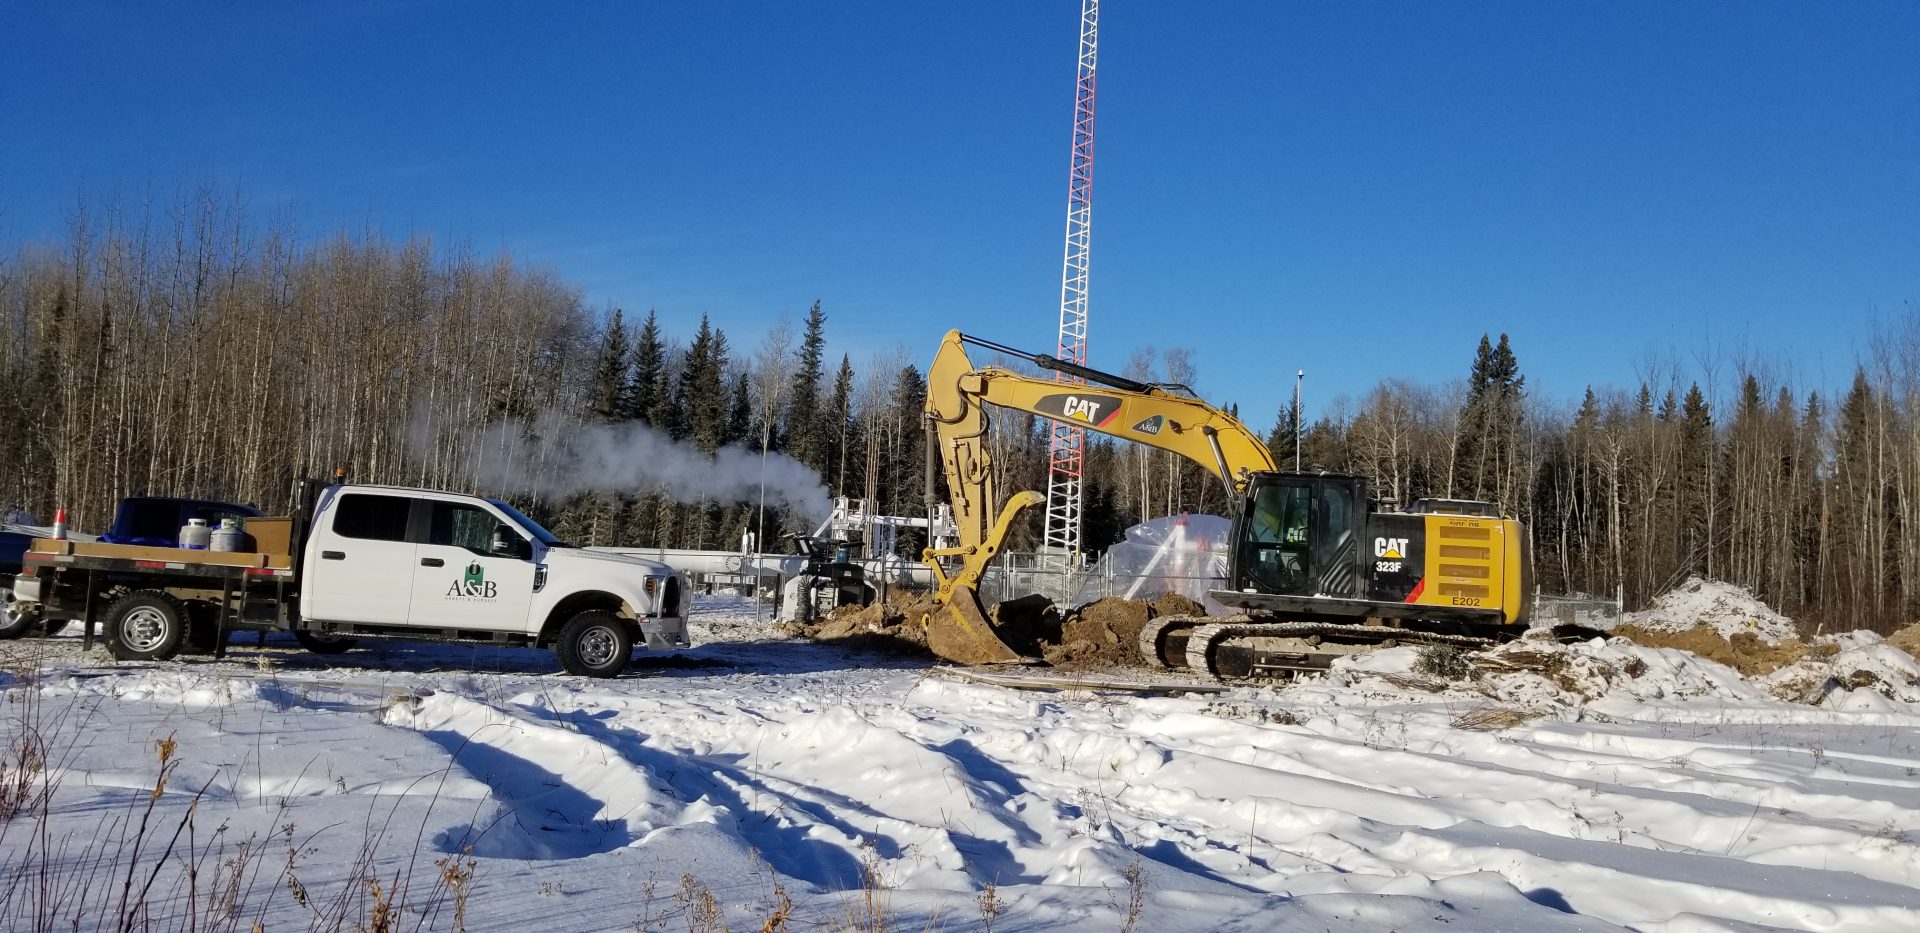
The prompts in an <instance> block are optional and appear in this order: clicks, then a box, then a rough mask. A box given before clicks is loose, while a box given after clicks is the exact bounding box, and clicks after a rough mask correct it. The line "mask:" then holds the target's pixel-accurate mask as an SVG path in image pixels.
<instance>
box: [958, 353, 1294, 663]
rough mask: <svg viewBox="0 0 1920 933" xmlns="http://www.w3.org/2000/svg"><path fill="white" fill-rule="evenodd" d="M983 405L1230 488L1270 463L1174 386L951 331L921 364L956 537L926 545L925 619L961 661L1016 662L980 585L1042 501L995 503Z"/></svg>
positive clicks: (1229, 424) (1251, 439) (1238, 428)
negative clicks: (994, 355)
mask: <svg viewBox="0 0 1920 933" xmlns="http://www.w3.org/2000/svg"><path fill="white" fill-rule="evenodd" d="M969 343H971V344H974V345H977V346H980V347H983V348H986V349H989V350H993V351H995V352H998V353H1002V354H1005V355H1008V356H1012V357H1018V358H1020V359H1024V360H1026V361H1028V362H1031V363H1033V364H1034V365H1036V366H1039V367H1040V368H1042V369H1049V370H1054V371H1057V372H1063V373H1066V374H1068V375H1071V376H1076V377H1078V378H1081V379H1085V380H1086V381H1087V382H1088V383H1089V384H1088V385H1086V386H1084V387H1082V386H1076V385H1073V384H1070V383H1061V382H1056V381H1054V380H1052V379H1041V378H1036V377H1033V376H1027V375H1023V374H1021V373H1016V372H1013V371H1011V370H1007V369H1002V368H1000V367H995V366H988V367H983V368H975V367H974V365H973V361H972V360H970V359H969V358H968V357H967V344H969ZM987 405H993V406H996V407H1000V408H1008V409H1012V410H1014V411H1022V412H1027V413H1030V414H1034V415H1039V416H1041V417H1043V418H1050V419H1053V420H1055V421H1065V422H1069V423H1072V424H1076V425H1079V426H1081V427H1084V428H1086V429H1087V430H1089V431H1094V432H1098V433H1101V434H1107V435H1111V436H1113V437H1119V438H1124V439H1126V440H1130V441H1133V442H1135V443H1138V444H1145V445H1147V446H1149V447H1156V448H1159V449H1161V450H1167V451H1171V452H1173V453H1175V454H1179V455H1180V456H1182V457H1185V458H1187V459H1189V460H1192V461H1194V462H1195V463H1198V464H1200V465H1202V466H1204V467H1206V468H1208V469H1210V470H1213V471H1214V472H1215V473H1216V474H1218V475H1219V477H1220V480H1221V483H1222V484H1223V485H1224V486H1225V488H1226V489H1227V492H1228V494H1229V497H1230V498H1231V497H1233V496H1234V495H1236V494H1238V493H1239V492H1240V491H1242V490H1244V489H1245V487H1246V484H1247V483H1248V481H1249V480H1250V477H1251V475H1252V474H1254V473H1259V472H1267V471H1272V470H1273V469H1274V463H1273V456H1272V454H1271V453H1270V452H1269V451H1268V450H1267V446H1266V444H1265V443H1264V442H1262V441H1261V439H1260V438H1259V437H1257V436H1256V435H1254V433H1253V432H1252V431H1249V430H1247V427H1246V425H1243V424H1241V423H1240V421H1239V420H1238V419H1236V418H1234V417H1233V416H1232V415H1229V414H1227V413H1226V412H1224V411H1221V410H1220V409H1218V408H1215V407H1213V406H1212V405H1208V404H1207V403H1206V402H1203V401H1201V400H1199V399H1197V398H1193V397H1192V396H1191V395H1190V394H1185V395H1183V394H1180V392H1179V387H1174V386H1159V385H1152V384H1148V383H1144V382H1139V381H1137V380H1132V379H1127V378H1125V377H1122V376H1115V375H1112V374H1110V373H1104V372H1101V371H1099V370H1097V369H1091V368H1088V367H1086V366H1081V365H1078V364H1075V363H1071V362H1067V361H1064V360H1059V359H1056V358H1054V357H1050V356H1043V355H1038V354H1028V353H1022V352H1020V351H1018V350H1014V349H1011V348H1009V347H1004V346H1001V345H999V344H996V343H992V342H990V341H985V340H980V339H978V338H974V337H968V336H966V335H965V334H962V333H960V332H959V331H957V330H953V331H948V332H947V335H946V337H945V338H943V339H942V340H941V342H940V351H939V353H938V354H937V355H935V357H934V360H933V366H932V367H931V368H930V369H929V370H928V371H927V404H926V411H927V417H928V420H929V421H931V422H932V424H931V429H932V432H933V444H934V447H935V448H936V449H937V450H938V455H939V458H940V463H941V466H942V469H943V470H944V471H945V475H946V480H947V490H948V494H949V496H950V497H951V499H952V502H953V521H954V525H955V526H956V529H957V530H958V532H959V542H960V543H959V546H958V547H955V548H948V549H940V550H934V549H929V550H928V551H927V552H926V553H925V555H924V558H923V559H924V560H925V562H926V563H927V565H928V566H929V567H930V568H932V570H933V574H934V579H935V580H936V581H937V583H938V589H937V590H936V591H935V594H934V595H935V601H936V603H937V604H938V608H937V609H936V610H935V611H934V612H933V613H932V615H930V616H929V618H928V620H927V624H928V643H929V646H930V647H931V648H932V649H933V651H934V653H935V654H938V655H939V656H941V657H943V658H946V659H947V660H950V661H955V662H958V663H961V664H995V663H1011V662H1018V661H1021V660H1025V659H1023V658H1022V657H1021V656H1020V654H1019V653H1018V652H1016V651H1014V650H1013V649H1011V648H1009V647H1007V646H1006V644H1005V643H1004V642H1002V641H1001V640H1000V639H999V637H998V636H996V635H995V634H994V633H993V631H992V627H991V626H990V625H989V624H988V622H987V618H986V612H985V610H984V609H983V607H982V606H981V605H980V597H979V592H978V586H979V582H980V578H981V575H982V574H984V573H985V571H986V568H987V565H988V564H989V563H991V561H992V560H993V558H994V556H995V555H997V554H998V553H999V551H1000V547H1001V545H1002V543H1003V542H1004V541H1005V539H1006V536H1007V534H1008V532H1009V531H1010V530H1011V529H1012V527H1013V524H1014V522H1015V521H1016V520H1017V519H1018V518H1019V516H1020V513H1021V512H1022V511H1023V510H1024V509H1027V508H1030V507H1032V506H1033V505H1036V504H1038V503H1040V502H1043V501H1045V497H1044V496H1042V495H1041V494H1039V493H1035V492H1024V493H1021V494H1019V495H1017V496H1015V497H1013V498H1012V499H1010V500H1009V501H1008V502H1007V503H1006V505H1005V507H1004V508H999V507H997V506H996V503H997V502H998V501H999V500H998V499H997V498H996V496H995V492H996V485H997V480H998V476H997V470H996V467H995V464H994V462H993V456H992V451H991V450H990V447H989V444H988V443H987V413H986V411H985V406H987ZM929 495H931V491H929ZM954 559H957V560H958V561H959V569H958V570H957V571H956V572H954V573H952V574H949V573H947V568H946V566H945V565H944V564H943V560H954Z"/></svg>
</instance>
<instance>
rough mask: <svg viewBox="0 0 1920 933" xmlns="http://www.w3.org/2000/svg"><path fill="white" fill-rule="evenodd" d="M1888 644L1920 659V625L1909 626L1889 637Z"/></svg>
mask: <svg viewBox="0 0 1920 933" xmlns="http://www.w3.org/2000/svg"><path fill="white" fill-rule="evenodd" d="M1887 644H1889V645H1892V646H1894V647H1895V648H1898V649H1900V650H1901V651H1905V652H1906V653H1908V654H1910V655H1913V656H1914V657H1915V658H1920V625H1909V626H1907V627H1906V628H1903V629H1901V630H1900V631H1897V632H1894V633H1893V634H1891V635H1888V636H1887Z"/></svg>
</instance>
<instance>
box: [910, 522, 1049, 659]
mask: <svg viewBox="0 0 1920 933" xmlns="http://www.w3.org/2000/svg"><path fill="white" fill-rule="evenodd" d="M1045 501H1047V497H1046V496H1043V495H1041V494H1039V493H1037V492H1020V493H1015V494H1014V495H1013V496H1012V497H1010V498H1008V499H1007V504H1006V505H1005V506H1003V507H1002V508H1001V509H1000V519H999V521H996V522H994V523H993V527H992V528H991V529H989V530H988V531H987V534H986V536H985V538H984V540H982V541H981V542H980V543H978V544H973V545H966V546H962V547H957V548H928V549H927V550H926V551H925V552H924V554H923V555H922V559H923V560H924V561H925V562H926V565H927V568H928V569H930V570H932V571H933V579H934V583H935V584H936V585H935V587H934V591H933V600H934V606H933V610H932V611H931V612H928V613H927V618H926V625H927V647H928V648H929V649H931V650H932V651H933V653H934V654H936V655H939V656H940V657H942V658H945V659H946V660H949V661H952V662H954V663H955V664H1033V663H1036V661H1035V659H1033V658H1028V657H1022V656H1021V654H1020V653H1019V652H1018V651H1015V650H1013V649H1012V648H1009V647H1007V643H1006V642H1003V641H1001V640H1000V636H998V635H995V634H994V633H993V624H992V623H990V622H988V621H987V613H986V610H985V609H983V608H981V606H980V590H979V586H980V578H981V576H982V575H983V574H985V573H986V572H987V565H988V564H991V563H992V562H993V558H994V556H995V555H997V554H999V553H1000V545H1001V544H1003V543H1005V541H1006V540H1007V533H1008V532H1009V531H1011V530H1012V529H1013V523H1014V521H1015V520H1017V519H1018V518H1019V517H1020V513H1021V512H1024V511H1026V510H1027V509H1030V508H1033V507H1034V506H1036V505H1039V504H1040V503H1042V502H1045ZM943 557H944V558H956V557H957V558H959V559H960V569H959V571H958V572H956V573H954V574H953V575H952V576H948V575H947V570H946V568H945V567H943V566H941V564H940V559H941V558H943Z"/></svg>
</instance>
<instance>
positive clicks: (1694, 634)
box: [1611, 625, 1837, 677]
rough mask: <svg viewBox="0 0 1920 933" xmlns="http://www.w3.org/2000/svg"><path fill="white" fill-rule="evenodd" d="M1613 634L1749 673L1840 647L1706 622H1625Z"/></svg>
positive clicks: (1770, 669)
mask: <svg viewBox="0 0 1920 933" xmlns="http://www.w3.org/2000/svg"><path fill="white" fill-rule="evenodd" d="M1611 634H1614V635H1618V636H1620V637H1622V638H1625V639H1627V640H1629V641H1632V642H1634V643H1636V644H1641V645H1645V646H1647V647H1649V648H1678V649H1680V650H1682V651H1690V652H1692V653H1694V654H1696V655H1699V656H1700V657H1703V658H1706V659H1707V660H1709V661H1718V662H1720V663H1721V664H1725V665H1726V666H1728V667H1731V668H1733V669H1734V670H1736V671H1739V672H1740V673H1742V674H1745V675H1746V676H1748V677H1759V676H1762V675H1766V674H1771V673H1773V672H1774V671H1777V670H1779V669H1781V668H1783V667H1786V666H1788V665H1790V664H1793V663H1795V662H1797V661H1799V660H1800V659H1801V658H1804V657H1807V656H1808V655H1810V654H1811V655H1813V656H1814V657H1822V656H1826V655H1831V654H1833V653H1834V652H1835V651H1836V650H1837V649H1836V648H1835V647H1834V646H1833V645H1814V646H1812V647H1808V646H1807V645H1805V644H1803V643H1802V642H1801V641H1800V640H1799V639H1798V638H1787V639H1783V640H1781V641H1780V642H1779V643H1778V644H1768V643H1767V642H1766V641H1764V640H1762V639H1761V638H1760V637H1759V636H1757V635H1754V634H1753V633H1751V632H1735V633H1734V634H1733V637H1732V638H1727V637H1724V636H1722V635H1721V634H1720V633H1719V632H1717V631H1715V630H1714V629H1713V628H1712V627H1710V626H1706V625H1697V626H1694V627H1693V628H1689V629H1682V630H1680V631H1672V632H1669V631H1659V630H1653V629H1646V628H1641V627H1640V626H1638V625H1622V626H1620V627H1619V628H1616V629H1614V630H1613V631H1612V633H1611Z"/></svg>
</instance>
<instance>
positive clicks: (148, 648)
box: [105, 590, 187, 661]
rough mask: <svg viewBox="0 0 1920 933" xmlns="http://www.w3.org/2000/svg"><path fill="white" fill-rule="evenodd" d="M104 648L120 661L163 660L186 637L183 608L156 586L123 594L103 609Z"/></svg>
mask: <svg viewBox="0 0 1920 933" xmlns="http://www.w3.org/2000/svg"><path fill="white" fill-rule="evenodd" d="M105 637H106V641H107V651H108V652H109V653H111V654H112V655H113V656H114V657H115V658H118V659H119V660H122V661H165V660H168V659H171V658H172V657H173V656H174V655H176V654H179V653H180V646H181V644H182V643H184V642H185V641H186V639H187V611H186V609H185V607H183V606H181V605H180V601H179V600H177V599H174V598H173V597H171V596H168V595H167V594H166V593H163V592H161V591H159V590H140V591H138V592H135V593H131V594H129V595H127V596H123V597H121V598H120V599H119V601H117V602H115V603H114V604H113V605H112V606H110V607H108V609H107V627H106V633H105Z"/></svg>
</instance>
